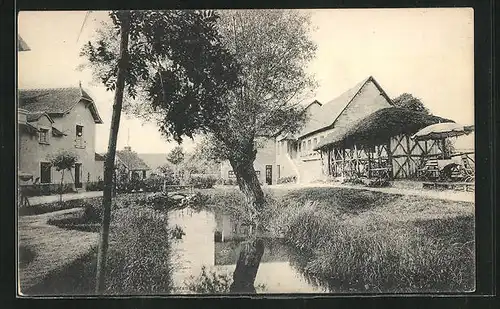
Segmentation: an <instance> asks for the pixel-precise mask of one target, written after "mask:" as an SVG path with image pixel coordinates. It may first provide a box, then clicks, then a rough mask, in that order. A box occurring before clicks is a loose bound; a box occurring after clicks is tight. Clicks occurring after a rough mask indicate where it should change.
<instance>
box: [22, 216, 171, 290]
mask: <svg viewBox="0 0 500 309" xmlns="http://www.w3.org/2000/svg"><path fill="white" fill-rule="evenodd" d="M171 238H172V233H171V232H170V230H169V228H168V225H167V217H166V216H165V215H164V214H161V213H158V212H157V211H154V210H152V209H149V208H144V207H141V208H138V207H129V208H127V209H120V210H117V211H115V215H114V216H113V218H112V222H111V228H110V245H109V251H108V260H107V274H106V284H105V287H106V290H105V293H106V294H127V295H158V294H168V293H169V292H170V290H171V288H172V282H171V274H172V268H171V266H170V265H169V255H170V240H171ZM96 259H97V249H96V248H93V249H92V250H91V251H90V252H88V253H86V254H84V255H82V256H80V257H79V258H78V259H76V260H75V261H74V262H72V263H70V264H68V265H66V266H65V267H64V268H62V269H56V270H55V271H53V272H52V273H49V274H48V275H47V276H46V277H45V278H44V280H43V281H42V282H40V283H39V284H37V285H36V286H34V287H32V288H31V289H28V290H27V291H26V292H25V293H26V294H27V295H89V294H90V295H91V294H94V286H95V275H96Z"/></svg>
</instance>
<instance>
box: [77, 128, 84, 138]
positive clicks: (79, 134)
mask: <svg viewBox="0 0 500 309" xmlns="http://www.w3.org/2000/svg"><path fill="white" fill-rule="evenodd" d="M81 137H83V126H80V125H76V138H81Z"/></svg>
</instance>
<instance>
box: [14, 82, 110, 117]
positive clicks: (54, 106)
mask: <svg viewBox="0 0 500 309" xmlns="http://www.w3.org/2000/svg"><path fill="white" fill-rule="evenodd" d="M81 100H84V101H86V102H88V104H89V109H90V112H91V113H92V117H93V118H94V121H95V122H96V123H102V119H101V117H100V116H99V113H98V111H97V107H96V105H95V103H94V101H93V100H92V98H91V97H90V96H89V95H88V94H87V92H85V91H84V90H83V89H82V88H81V87H69V88H47V89H29V90H28V89H25V90H20V91H19V106H20V107H22V108H24V109H26V110H28V111H29V112H30V113H40V112H46V113H47V114H49V115H51V116H54V115H56V116H59V115H64V114H67V113H69V112H70V111H71V110H72V109H73V108H74V107H75V105H76V104H78V103H79V102H80V101H81Z"/></svg>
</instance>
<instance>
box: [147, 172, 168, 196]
mask: <svg viewBox="0 0 500 309" xmlns="http://www.w3.org/2000/svg"><path fill="white" fill-rule="evenodd" d="M165 180H167V179H166V178H165V177H161V176H157V175H151V176H150V177H148V178H146V179H144V191H146V192H160V191H162V190H163V182H164V181H165Z"/></svg>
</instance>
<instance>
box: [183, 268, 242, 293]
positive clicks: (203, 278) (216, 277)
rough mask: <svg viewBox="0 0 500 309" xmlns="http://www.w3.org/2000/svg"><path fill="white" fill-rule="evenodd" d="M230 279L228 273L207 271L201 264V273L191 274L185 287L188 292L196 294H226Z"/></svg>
mask: <svg viewBox="0 0 500 309" xmlns="http://www.w3.org/2000/svg"><path fill="white" fill-rule="evenodd" d="M232 281H233V279H232V278H231V275H230V274H217V273H216V272H214V271H207V269H206V267H205V266H203V267H202V268H201V275H199V276H198V277H194V276H191V277H190V279H189V280H188V281H187V282H186V287H187V289H188V290H189V291H190V292H193V293H197V294H226V293H229V288H230V287H231V283H232Z"/></svg>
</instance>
